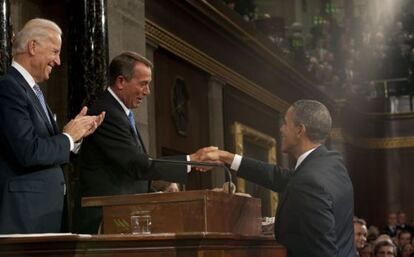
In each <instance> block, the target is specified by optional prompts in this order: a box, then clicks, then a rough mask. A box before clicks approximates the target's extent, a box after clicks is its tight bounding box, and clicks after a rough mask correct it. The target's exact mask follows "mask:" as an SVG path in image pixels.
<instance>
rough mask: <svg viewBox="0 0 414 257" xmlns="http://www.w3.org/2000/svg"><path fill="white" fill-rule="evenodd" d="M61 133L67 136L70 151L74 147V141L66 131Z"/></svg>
mask: <svg viewBox="0 0 414 257" xmlns="http://www.w3.org/2000/svg"><path fill="white" fill-rule="evenodd" d="M62 134H63V135H65V136H67V137H68V139H69V143H70V151H71V152H72V151H73V149H75V143H74V142H73V139H72V137H71V136H70V135H69V134H68V133H62Z"/></svg>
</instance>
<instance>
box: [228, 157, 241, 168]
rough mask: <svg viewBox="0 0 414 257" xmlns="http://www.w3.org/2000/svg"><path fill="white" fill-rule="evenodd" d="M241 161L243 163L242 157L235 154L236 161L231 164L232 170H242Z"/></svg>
mask: <svg viewBox="0 0 414 257" xmlns="http://www.w3.org/2000/svg"><path fill="white" fill-rule="evenodd" d="M241 161H242V156H241V155H238V154H235V155H234V159H233V161H232V162H231V165H230V169H232V170H235V171H238V170H239V168H240V164H241Z"/></svg>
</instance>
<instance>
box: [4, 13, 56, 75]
mask: <svg viewBox="0 0 414 257" xmlns="http://www.w3.org/2000/svg"><path fill="white" fill-rule="evenodd" d="M61 35H62V30H61V29H60V28H59V26H58V25H57V24H56V23H54V22H53V21H50V20H46V19H39V18H36V19H32V20H30V21H28V22H27V23H26V24H25V25H24V26H23V28H22V30H20V31H19V32H17V34H16V36H15V38H14V40H13V46H12V52H13V58H14V60H15V61H16V62H17V63H19V64H20V65H21V66H23V67H24V68H25V69H26V70H27V71H28V72H29V73H30V75H32V77H33V79H34V80H35V82H36V83H39V82H43V81H45V80H48V79H49V75H50V73H51V72H52V69H53V68H54V67H55V66H59V65H60V49H61V46H62V39H61Z"/></svg>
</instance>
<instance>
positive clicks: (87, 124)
mask: <svg viewBox="0 0 414 257" xmlns="http://www.w3.org/2000/svg"><path fill="white" fill-rule="evenodd" d="M87 112H88V108H87V107H86V106H85V107H83V108H82V110H81V111H80V112H79V114H78V115H76V117H75V118H74V119H72V120H71V121H69V122H68V124H66V125H65V127H64V128H63V132H64V133H67V134H69V135H70V136H71V137H72V139H73V140H74V141H75V142H77V141H79V140H81V139H82V138H84V137H86V136H88V135H90V134H92V133H93V132H95V130H96V129H97V128H98V127H99V125H101V124H102V122H103V120H104V118H105V112H102V113H101V114H99V115H96V116H89V115H86V113H87Z"/></svg>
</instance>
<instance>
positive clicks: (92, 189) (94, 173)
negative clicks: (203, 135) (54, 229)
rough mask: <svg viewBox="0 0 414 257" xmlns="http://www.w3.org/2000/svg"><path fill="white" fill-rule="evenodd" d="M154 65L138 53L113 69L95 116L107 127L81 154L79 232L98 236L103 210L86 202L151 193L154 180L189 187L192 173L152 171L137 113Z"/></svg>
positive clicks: (126, 54)
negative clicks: (84, 200)
mask: <svg viewBox="0 0 414 257" xmlns="http://www.w3.org/2000/svg"><path fill="white" fill-rule="evenodd" d="M151 69H152V64H151V62H150V61H149V60H147V59H146V58H144V57H143V56H140V55H139V54H137V53H134V52H124V53H122V54H120V55H119V56H117V57H115V58H114V59H113V60H112V61H111V63H110V65H109V84H110V86H109V87H108V89H107V90H106V91H105V92H104V93H103V94H102V95H101V96H100V97H99V98H98V99H97V100H96V101H95V102H94V103H93V105H92V106H91V108H90V110H89V112H90V114H94V113H100V112H102V111H105V112H106V116H105V121H104V122H103V123H102V125H101V126H100V127H99V128H98V129H97V130H96V132H95V133H94V134H93V135H92V136H90V137H88V138H87V139H85V141H84V142H83V144H82V149H81V152H80V160H79V168H80V181H79V184H80V194H79V196H78V198H77V203H76V205H77V208H76V211H75V222H74V223H75V231H76V232H80V233H91V234H92V233H97V232H98V228H99V225H100V223H101V220H102V210H101V209H100V208H81V207H80V201H81V197H86V196H107V195H120V194H138V193H147V192H149V191H150V180H152V179H163V180H169V181H173V182H180V183H185V181H186V178H187V172H189V171H190V170H189V167H186V166H177V165H154V166H151V167H148V166H147V163H146V162H145V160H146V158H147V155H146V153H147V152H146V149H145V146H144V143H143V141H142V138H141V136H140V133H139V131H138V130H137V129H136V123H135V118H134V113H133V112H132V110H131V109H134V108H137V107H138V106H139V105H140V104H141V103H142V101H143V100H144V98H145V97H146V96H147V95H149V94H150V83H151V79H152V78H151V73H152V72H151ZM209 149H213V148H208V147H207V148H204V149H200V150H199V151H197V152H196V153H193V154H191V155H189V156H175V157H170V158H174V159H178V160H183V161H185V160H191V161H197V160H199V159H198V156H199V155H200V154H201V153H202V152H204V151H207V150H209Z"/></svg>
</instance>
